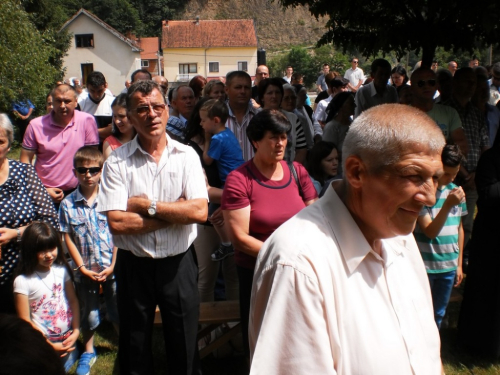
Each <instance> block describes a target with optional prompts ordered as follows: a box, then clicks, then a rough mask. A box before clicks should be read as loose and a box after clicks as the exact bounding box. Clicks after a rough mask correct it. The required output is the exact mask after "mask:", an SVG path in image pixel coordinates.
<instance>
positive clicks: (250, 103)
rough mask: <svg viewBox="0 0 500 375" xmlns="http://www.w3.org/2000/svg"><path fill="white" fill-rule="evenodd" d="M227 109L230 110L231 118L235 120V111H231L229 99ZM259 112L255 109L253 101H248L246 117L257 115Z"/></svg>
mask: <svg viewBox="0 0 500 375" xmlns="http://www.w3.org/2000/svg"><path fill="white" fill-rule="evenodd" d="M226 104H227V108H228V110H229V116H231V117H233V118H235V117H236V116H235V115H234V114H233V110H232V109H231V106H230V105H229V99H228V100H226ZM257 112H258V111H257V110H256V109H255V108H254V107H253V104H252V101H251V100H249V101H248V107H247V111H246V112H245V116H247V115H248V114H249V113H252V114H254V115H255V114H256V113H257Z"/></svg>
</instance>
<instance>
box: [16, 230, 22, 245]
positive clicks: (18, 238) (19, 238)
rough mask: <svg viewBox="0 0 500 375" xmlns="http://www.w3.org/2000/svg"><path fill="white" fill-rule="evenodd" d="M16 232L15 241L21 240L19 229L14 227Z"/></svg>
mask: <svg viewBox="0 0 500 375" xmlns="http://www.w3.org/2000/svg"><path fill="white" fill-rule="evenodd" d="M16 232H17V242H21V237H22V236H21V231H20V230H19V228H16Z"/></svg>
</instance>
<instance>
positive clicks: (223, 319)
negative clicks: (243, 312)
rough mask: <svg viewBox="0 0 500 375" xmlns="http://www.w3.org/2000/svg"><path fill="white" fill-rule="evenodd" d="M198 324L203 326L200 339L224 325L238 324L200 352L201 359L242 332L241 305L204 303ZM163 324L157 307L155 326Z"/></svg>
mask: <svg viewBox="0 0 500 375" xmlns="http://www.w3.org/2000/svg"><path fill="white" fill-rule="evenodd" d="M198 322H199V323H200V325H202V328H201V329H200V330H199V332H198V339H201V338H202V337H205V336H207V335H208V334H210V333H211V332H212V331H214V330H215V329H217V328H218V327H220V326H222V325H223V324H224V323H236V324H235V325H233V326H232V327H231V328H230V329H229V330H228V331H226V332H225V333H224V334H223V335H222V336H220V337H217V338H216V339H215V340H214V341H212V342H211V343H210V344H208V345H207V346H205V347H204V348H203V349H201V350H200V358H204V357H206V356H207V355H208V354H210V353H211V352H213V351H214V350H216V349H218V348H220V347H221V346H222V345H224V344H225V343H226V342H228V341H229V340H231V339H232V338H233V337H234V336H236V335H237V334H238V333H240V332H241V325H240V304H239V302H238V301H218V302H202V303H200V317H199V320H198ZM161 324H162V322H161V314H160V309H159V308H158V306H157V307H156V313H155V325H161Z"/></svg>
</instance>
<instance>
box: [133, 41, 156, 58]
mask: <svg viewBox="0 0 500 375" xmlns="http://www.w3.org/2000/svg"><path fill="white" fill-rule="evenodd" d="M137 43H138V44H139V45H140V46H141V49H142V52H141V59H142V60H152V59H157V58H158V56H156V53H157V52H158V38H157V37H153V38H140V39H137Z"/></svg>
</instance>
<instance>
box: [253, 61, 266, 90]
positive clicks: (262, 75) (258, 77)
mask: <svg viewBox="0 0 500 375" xmlns="http://www.w3.org/2000/svg"><path fill="white" fill-rule="evenodd" d="M266 78H269V68H268V67H267V66H265V65H259V66H258V67H257V69H256V70H255V85H257V84H258V83H259V82H260V81H262V80H263V79H266Z"/></svg>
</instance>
